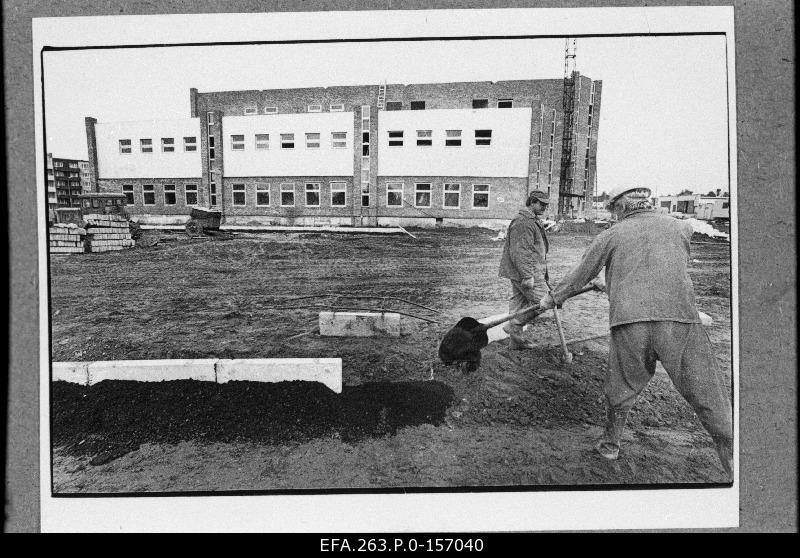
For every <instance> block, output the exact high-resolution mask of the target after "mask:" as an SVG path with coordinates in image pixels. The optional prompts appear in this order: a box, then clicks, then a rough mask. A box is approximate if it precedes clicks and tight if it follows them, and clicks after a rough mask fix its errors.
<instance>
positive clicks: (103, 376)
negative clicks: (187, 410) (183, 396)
mask: <svg viewBox="0 0 800 558" xmlns="http://www.w3.org/2000/svg"><path fill="white" fill-rule="evenodd" d="M216 363H217V359H171V360H108V361H98V362H92V363H89V365H88V370H89V379H88V381H89V385H94V384H96V383H98V382H102V381H103V380H134V381H138V382H164V381H168V380H201V381H209V382H213V381H216V370H215V365H216Z"/></svg>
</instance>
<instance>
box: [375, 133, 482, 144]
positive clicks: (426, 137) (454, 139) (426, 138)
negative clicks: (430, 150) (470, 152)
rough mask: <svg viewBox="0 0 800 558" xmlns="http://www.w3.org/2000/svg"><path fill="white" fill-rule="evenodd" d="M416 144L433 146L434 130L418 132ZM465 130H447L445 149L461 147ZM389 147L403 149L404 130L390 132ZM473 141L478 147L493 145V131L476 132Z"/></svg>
mask: <svg viewBox="0 0 800 558" xmlns="http://www.w3.org/2000/svg"><path fill="white" fill-rule="evenodd" d="M416 132H417V135H416V144H417V145H419V146H431V145H433V130H417V131H416ZM462 132H463V130H445V138H444V145H445V147H461V145H462V138H463V136H462ZM387 134H388V136H389V137H388V140H389V147H402V146H403V144H404V141H405V140H404V134H405V131H404V130H388V131H387ZM473 140H474V142H475V145H477V146H484V147H486V146H490V145H492V131H491V130H474V136H473Z"/></svg>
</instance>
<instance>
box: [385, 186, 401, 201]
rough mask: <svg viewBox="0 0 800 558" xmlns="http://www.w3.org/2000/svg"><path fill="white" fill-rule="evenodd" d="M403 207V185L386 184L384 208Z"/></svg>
mask: <svg viewBox="0 0 800 558" xmlns="http://www.w3.org/2000/svg"><path fill="white" fill-rule="evenodd" d="M402 206H403V185H402V184H401V183H399V182H396V183H387V184H386V207H402Z"/></svg>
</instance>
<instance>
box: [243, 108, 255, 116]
mask: <svg viewBox="0 0 800 558" xmlns="http://www.w3.org/2000/svg"><path fill="white" fill-rule="evenodd" d="M244 114H245V116H252V115H253V114H258V107H244Z"/></svg>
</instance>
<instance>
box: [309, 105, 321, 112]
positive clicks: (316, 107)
mask: <svg viewBox="0 0 800 558" xmlns="http://www.w3.org/2000/svg"><path fill="white" fill-rule="evenodd" d="M308 112H322V105H308Z"/></svg>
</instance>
